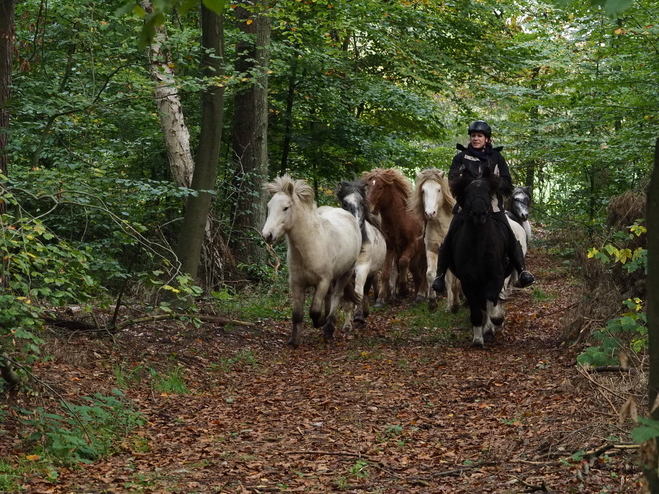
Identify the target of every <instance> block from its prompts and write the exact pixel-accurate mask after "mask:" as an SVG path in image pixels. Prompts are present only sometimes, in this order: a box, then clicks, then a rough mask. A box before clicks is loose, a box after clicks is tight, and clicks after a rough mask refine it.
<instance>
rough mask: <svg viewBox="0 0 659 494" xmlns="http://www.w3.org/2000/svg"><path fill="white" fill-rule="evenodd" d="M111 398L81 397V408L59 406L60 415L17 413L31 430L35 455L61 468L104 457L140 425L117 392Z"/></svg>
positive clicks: (31, 441) (64, 403)
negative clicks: (41, 456)
mask: <svg viewBox="0 0 659 494" xmlns="http://www.w3.org/2000/svg"><path fill="white" fill-rule="evenodd" d="M114 394H115V396H103V395H101V394H99V393H97V394H95V395H94V396H93V397H85V400H87V402H88V404H85V405H73V404H70V403H66V402H62V403H61V409H62V411H61V413H52V412H48V411H46V410H45V409H43V408H42V407H38V408H36V409H35V410H32V411H28V410H21V413H22V414H23V418H22V422H23V424H25V425H26V426H27V427H29V428H30V429H32V430H33V432H32V433H31V434H30V436H29V437H28V438H27V439H28V441H29V442H30V443H31V444H33V446H34V448H35V451H36V452H37V453H38V454H42V455H46V456H48V457H49V458H51V459H52V460H53V461H54V462H56V463H58V464H63V465H71V464H75V463H78V462H81V463H89V462H92V461H94V460H96V459H98V458H100V457H103V456H107V455H108V454H110V453H111V452H112V451H113V448H115V447H117V445H118V442H119V441H121V440H122V439H123V438H124V437H126V436H127V435H128V434H129V433H130V431H131V430H132V429H134V428H135V427H137V426H139V425H142V424H143V423H144V419H143V417H142V416H141V415H140V414H139V413H137V412H135V411H134V410H132V409H131V408H130V407H129V406H127V405H126V403H125V400H124V397H123V394H122V393H121V392H120V391H118V390H114Z"/></svg>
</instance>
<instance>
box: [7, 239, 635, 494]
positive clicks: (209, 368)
mask: <svg viewBox="0 0 659 494" xmlns="http://www.w3.org/2000/svg"><path fill="white" fill-rule="evenodd" d="M528 264H529V266H530V268H531V269H532V271H533V272H534V274H535V275H536V277H537V278H538V279H539V282H538V284H537V285H536V286H535V287H534V288H533V289H525V290H521V291H517V292H516V293H515V294H514V296H513V297H511V298H510V299H509V300H508V301H507V303H506V305H507V308H508V311H507V323H506V331H505V333H504V334H503V335H498V336H497V341H496V342H495V343H494V344H490V345H489V346H487V347H486V348H485V349H484V350H479V349H474V348H470V347H469V346H468V343H465V341H467V339H469V340H470V336H468V335H469V333H470V329H469V323H468V320H467V316H466V315H465V319H464V324H463V328H462V329H460V330H459V331H461V332H464V334H465V338H461V339H460V342H459V343H456V344H454V345H453V346H446V345H437V344H436V343H434V340H432V341H431V339H430V338H424V337H423V336H422V337H417V338H414V339H413V340H410V341H407V342H406V343H405V344H402V345H401V344H399V343H395V342H394V341H392V340H391V339H389V338H387V332H388V331H389V330H390V328H391V327H392V326H393V325H396V324H398V323H399V321H398V320H397V319H396V315H397V313H398V312H399V310H400V307H394V308H390V309H387V310H385V311H380V312H376V313H375V314H373V315H372V317H371V319H370V320H369V322H368V330H367V331H366V332H362V333H359V332H357V334H356V335H355V336H354V337H352V338H346V337H345V335H342V334H341V332H340V331H338V332H337V338H336V340H335V342H333V343H332V344H330V345H324V344H323V343H321V342H320V341H319V339H318V336H319V335H318V334H317V330H313V329H312V328H310V327H309V325H306V326H305V330H304V335H303V343H302V346H301V347H300V348H299V349H297V350H292V349H290V348H288V347H286V345H285V341H286V339H287V337H288V333H289V331H290V327H289V323H287V322H272V321H268V322H258V323H257V324H256V326H255V327H236V328H235V329H231V330H224V329H223V328H222V327H218V326H214V325H212V324H205V325H203V326H202V327H201V328H200V329H194V328H182V327H181V325H180V324H177V323H172V322H167V321H158V322H156V323H153V324H151V325H148V324H144V325H142V326H139V327H135V326H133V327H131V328H129V329H127V330H124V331H123V332H121V333H120V334H119V335H118V336H116V337H115V340H114V341H113V340H112V339H109V338H107V337H104V336H103V335H95V336H92V337H90V336H85V335H84V334H83V333H79V334H76V333H70V332H69V333H68V334H67V335H66V336H63V337H61V338H59V339H57V340H55V341H53V342H52V343H51V345H52V346H51V350H52V353H53V354H54V355H55V356H56V360H55V361H53V362H48V363H43V364H40V365H39V366H38V367H37V368H36V371H37V373H38V375H39V376H41V378H43V379H44V380H46V381H48V382H50V383H52V384H53V385H54V386H55V387H56V389H58V390H60V391H61V392H63V393H67V394H78V395H80V394H92V393H94V392H97V391H98V392H102V393H109V392H110V390H111V389H112V388H114V387H117V382H116V369H117V368H121V369H123V370H124V372H129V371H131V370H135V372H137V370H139V369H145V368H148V367H151V368H155V369H159V370H161V371H162V372H164V369H167V368H171V366H172V364H173V363H174V364H178V365H181V366H182V368H183V369H184V376H185V380H186V384H187V386H188V387H189V389H190V393H189V394H172V393H161V392H156V391H154V390H153V387H151V386H149V385H148V383H147V382H141V383H133V386H131V387H130V388H129V389H128V390H127V391H126V394H127V395H128V396H129V398H130V399H131V400H132V401H133V403H134V404H135V406H136V407H137V408H139V410H140V411H141V412H142V413H143V414H144V415H145V417H146V418H147V419H148V423H147V424H146V425H145V426H143V427H141V428H139V429H137V430H134V431H133V432H132V433H131V435H130V436H129V437H126V439H125V441H124V442H123V444H122V450H121V451H118V452H116V453H115V454H113V455H112V456H111V457H109V458H107V459H104V460H101V461H97V462H95V463H93V464H90V465H83V466H81V467H80V468H78V469H65V470H63V471H62V472H61V475H60V478H59V480H58V481H57V482H49V481H46V480H45V479H37V478H28V479H25V489H26V491H28V492H35V493H36V492H52V493H124V492H148V493H166V492H167V493H169V492H177V493H211V492H213V493H217V492H224V493H260V492H319V493H321V492H330V491H341V492H350V493H394V492H405V493H452V494H453V493H485V492H493V493H523V492H555V493H569V492H587V493H600V492H602V493H604V492H606V493H613V492H616V493H623V492H624V493H631V492H637V491H638V485H639V480H640V471H639V469H638V467H637V465H636V456H635V454H636V451H635V449H633V448H623V447H621V446H619V444H620V443H623V442H625V441H628V440H629V438H628V434H627V432H628V431H629V429H630V424H629V423H627V424H625V425H624V426H622V427H621V426H620V425H618V417H617V416H616V415H615V414H614V411H613V410H612V408H611V406H610V403H609V402H610V401H611V400H614V401H615V402H616V403H617V401H618V400H617V399H616V398H614V397H612V396H608V397H607V398H606V399H605V398H604V397H603V395H602V393H601V392H600V391H599V390H598V389H596V388H594V387H593V386H592V384H591V383H589V382H587V380H586V379H585V378H583V376H581V374H580V373H579V372H577V371H576V369H575V367H574V364H575V356H576V354H577V350H576V349H573V348H570V347H569V346H568V345H561V343H560V342H559V340H558V337H559V335H560V327H559V321H560V319H561V317H562V316H563V315H564V314H563V312H564V311H565V310H569V309H568V308H569V307H571V306H572V304H573V303H574V302H575V300H573V297H574V289H573V286H574V280H571V279H569V278H568V277H567V276H566V273H565V272H564V271H562V268H559V267H558V263H557V262H556V261H555V260H552V258H550V257H549V256H547V255H546V254H545V253H544V252H540V251H535V250H533V251H531V253H530V257H529V260H528ZM557 273H561V275H560V276H559V275H557ZM533 290H538V292H537V293H536V294H535V296H534V293H533ZM541 293H544V294H546V295H547V296H546V297H542V296H539V295H540V294H541ZM614 378H615V377H609V379H614ZM621 379H622V378H621ZM622 398H624V397H622ZM16 399H17V400H19V401H20V399H21V398H20V397H19V398H16ZM0 444H2V443H0ZM606 444H615V445H616V447H610V448H609V449H608V450H607V451H606V452H604V453H603V454H599V453H597V454H593V451H595V450H596V449H597V448H599V447H601V446H603V445H606ZM12 447H13V448H14V450H13V454H14V455H18V456H20V455H21V454H25V453H22V452H21V451H20V448H19V444H18V443H14V444H13V445H12ZM588 453H590V456H589V455H588Z"/></svg>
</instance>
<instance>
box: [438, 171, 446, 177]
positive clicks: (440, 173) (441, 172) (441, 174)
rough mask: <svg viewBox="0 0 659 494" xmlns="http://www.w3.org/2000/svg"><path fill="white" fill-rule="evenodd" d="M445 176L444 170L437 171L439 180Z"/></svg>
mask: <svg viewBox="0 0 659 494" xmlns="http://www.w3.org/2000/svg"><path fill="white" fill-rule="evenodd" d="M445 176H446V172H445V171H444V170H439V178H444V177H445Z"/></svg>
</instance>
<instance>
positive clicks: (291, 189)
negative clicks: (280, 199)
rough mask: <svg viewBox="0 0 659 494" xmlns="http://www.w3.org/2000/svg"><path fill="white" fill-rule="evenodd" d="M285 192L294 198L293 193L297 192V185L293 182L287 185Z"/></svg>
mask: <svg viewBox="0 0 659 494" xmlns="http://www.w3.org/2000/svg"><path fill="white" fill-rule="evenodd" d="M283 192H285V193H286V194H288V195H289V196H291V197H293V193H294V192H295V184H294V183H293V182H288V183H286V186H285V187H284V190H283Z"/></svg>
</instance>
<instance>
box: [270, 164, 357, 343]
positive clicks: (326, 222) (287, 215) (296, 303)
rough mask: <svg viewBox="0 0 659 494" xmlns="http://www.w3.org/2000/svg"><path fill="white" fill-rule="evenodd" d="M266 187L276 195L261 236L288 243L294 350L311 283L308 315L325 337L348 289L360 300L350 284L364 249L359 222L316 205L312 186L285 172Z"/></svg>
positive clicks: (326, 338)
mask: <svg viewBox="0 0 659 494" xmlns="http://www.w3.org/2000/svg"><path fill="white" fill-rule="evenodd" d="M264 187H265V189H266V190H268V191H269V192H270V193H271V194H272V198H271V199H270V202H268V218H267V219H266V222H265V225H264V226H263V231H262V232H261V235H263V238H264V239H265V241H266V242H268V243H270V244H273V243H275V242H276V241H277V240H279V239H280V238H281V237H283V236H284V235H285V236H286V241H287V244H288V253H287V263H288V271H289V283H290V288H291V295H292V298H293V330H292V332H291V337H290V339H289V340H288V344H289V345H292V346H293V347H296V348H297V347H298V346H299V344H300V326H301V325H302V321H303V319H304V299H305V292H306V290H307V288H310V287H312V288H314V296H313V301H312V303H311V307H310V309H309V316H310V317H311V320H312V321H313V325H314V327H316V328H319V327H321V326H323V338H324V339H325V340H326V341H327V340H329V339H331V338H332V337H333V335H334V328H335V326H336V315H335V312H336V308H337V306H338V305H339V303H340V301H341V297H342V294H343V293H344V290H345V291H346V293H347V294H348V295H351V296H352V298H353V300H355V301H356V297H355V294H354V291H353V290H352V286H351V285H350V286H347V285H348V283H349V282H350V281H351V278H352V276H353V273H354V269H355V263H356V261H357V257H358V256H359V252H360V249H361V232H360V230H359V224H358V223H357V220H356V218H355V217H354V216H353V215H351V214H350V213H349V212H347V211H345V210H343V209H341V208H333V207H329V206H323V207H320V208H319V207H317V205H316V203H315V202H314V193H313V190H312V188H311V187H310V186H309V185H308V184H307V183H306V182H305V181H304V180H293V179H292V178H291V177H290V176H288V175H284V176H283V177H279V178H277V179H275V181H274V182H271V183H268V184H266V185H265V186H264ZM346 289H347V290H346ZM323 302H324V303H325V307H324V309H325V310H324V312H323V310H322V309H323ZM328 305H329V307H328Z"/></svg>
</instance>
